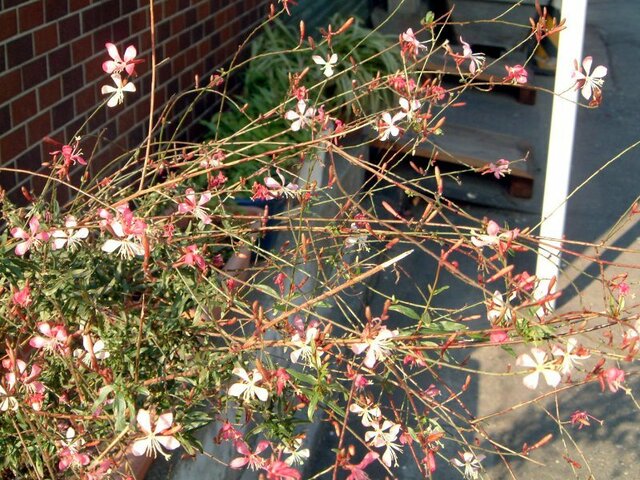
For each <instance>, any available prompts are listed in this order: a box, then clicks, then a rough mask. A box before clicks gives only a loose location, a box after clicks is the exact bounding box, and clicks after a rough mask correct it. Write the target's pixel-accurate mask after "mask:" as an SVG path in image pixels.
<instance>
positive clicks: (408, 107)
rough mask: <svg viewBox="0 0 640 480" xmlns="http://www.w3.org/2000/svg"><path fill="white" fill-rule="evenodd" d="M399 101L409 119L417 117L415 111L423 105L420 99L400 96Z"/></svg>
mask: <svg viewBox="0 0 640 480" xmlns="http://www.w3.org/2000/svg"><path fill="white" fill-rule="evenodd" d="M399 103H400V107H401V108H402V111H403V112H404V113H405V114H406V115H407V118H408V119H409V120H412V119H413V118H414V117H415V112H418V111H420V107H421V106H422V104H421V103H420V102H419V101H418V100H416V99H413V100H408V99H406V98H404V97H401V98H400V100H399Z"/></svg>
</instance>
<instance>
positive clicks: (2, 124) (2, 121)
mask: <svg viewBox="0 0 640 480" xmlns="http://www.w3.org/2000/svg"><path fill="white" fill-rule="evenodd" d="M9 130H11V109H10V108H9V105H4V106H2V107H0V132H8V131H9Z"/></svg>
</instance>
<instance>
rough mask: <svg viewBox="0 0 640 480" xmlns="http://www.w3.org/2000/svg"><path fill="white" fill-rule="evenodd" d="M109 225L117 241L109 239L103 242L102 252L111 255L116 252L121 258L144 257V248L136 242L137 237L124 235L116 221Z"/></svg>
mask: <svg viewBox="0 0 640 480" xmlns="http://www.w3.org/2000/svg"><path fill="white" fill-rule="evenodd" d="M110 225H111V230H112V231H113V233H114V234H115V235H116V237H117V239H109V240H107V241H106V242H104V244H103V245H102V251H103V252H107V253H113V252H115V251H118V254H119V255H120V256H121V257H122V258H133V257H135V256H140V257H141V256H143V255H144V247H143V246H142V245H141V244H140V243H139V241H137V240H138V237H137V236H136V235H127V234H125V232H124V227H123V226H122V223H120V222H119V221H118V220H114V221H112V222H111V223H110Z"/></svg>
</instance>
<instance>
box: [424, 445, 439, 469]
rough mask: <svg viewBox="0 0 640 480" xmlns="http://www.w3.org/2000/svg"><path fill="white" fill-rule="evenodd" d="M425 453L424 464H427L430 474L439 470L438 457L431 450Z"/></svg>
mask: <svg viewBox="0 0 640 480" xmlns="http://www.w3.org/2000/svg"><path fill="white" fill-rule="evenodd" d="M424 453H425V457H424V458H423V459H422V463H424V464H425V466H426V467H427V470H429V473H434V472H435V471H436V469H437V468H438V466H437V464H436V455H435V453H434V452H433V450H431V449H428V450H426V451H425V452H424Z"/></svg>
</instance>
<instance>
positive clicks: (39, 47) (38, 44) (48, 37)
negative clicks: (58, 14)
mask: <svg viewBox="0 0 640 480" xmlns="http://www.w3.org/2000/svg"><path fill="white" fill-rule="evenodd" d="M33 43H35V51H36V55H40V54H41V53H44V52H48V51H49V50H51V49H53V48H54V47H55V46H56V45H57V44H58V30H57V29H56V26H55V24H53V25H46V26H44V27H42V28H40V29H38V30H36V31H35V32H33Z"/></svg>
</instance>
